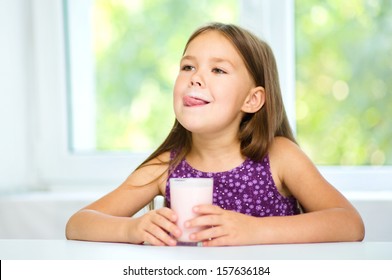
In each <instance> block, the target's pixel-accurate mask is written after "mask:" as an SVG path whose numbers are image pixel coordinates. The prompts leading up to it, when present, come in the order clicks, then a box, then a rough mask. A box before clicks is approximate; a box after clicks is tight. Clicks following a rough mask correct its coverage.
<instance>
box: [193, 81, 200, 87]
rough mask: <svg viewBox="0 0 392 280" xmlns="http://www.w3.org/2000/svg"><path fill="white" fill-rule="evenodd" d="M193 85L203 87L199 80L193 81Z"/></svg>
mask: <svg viewBox="0 0 392 280" xmlns="http://www.w3.org/2000/svg"><path fill="white" fill-rule="evenodd" d="M191 86H199V87H201V82H198V81H193V80H192V81H191Z"/></svg>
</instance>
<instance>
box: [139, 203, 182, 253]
mask: <svg viewBox="0 0 392 280" xmlns="http://www.w3.org/2000/svg"><path fill="white" fill-rule="evenodd" d="M176 220H177V215H176V214H175V213H174V212H173V210H171V209H169V208H167V207H164V208H160V209H157V210H153V211H149V212H148V213H146V214H144V215H143V216H141V217H139V218H136V219H135V222H136V225H135V227H134V228H133V229H132V230H133V231H135V235H136V236H138V237H139V239H140V243H143V242H146V243H149V244H151V245H156V246H164V245H167V246H175V245H176V244H177V242H176V239H174V238H178V237H179V236H180V235H181V230H180V229H179V228H178V227H177V225H176V224H175V222H176ZM170 234H172V235H173V236H174V238H173V237H172V236H170Z"/></svg>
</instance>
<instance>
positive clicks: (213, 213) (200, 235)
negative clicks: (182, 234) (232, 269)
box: [185, 205, 255, 246]
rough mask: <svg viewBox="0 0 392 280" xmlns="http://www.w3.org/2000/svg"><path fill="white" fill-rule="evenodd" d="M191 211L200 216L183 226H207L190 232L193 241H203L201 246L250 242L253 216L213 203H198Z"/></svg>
mask: <svg viewBox="0 0 392 280" xmlns="http://www.w3.org/2000/svg"><path fill="white" fill-rule="evenodd" d="M193 211H194V212H195V213H197V214H200V215H201V216H199V217H197V218H194V219H192V220H189V221H187V222H186V223H185V227H187V228H192V227H199V226H202V227H207V229H204V230H202V231H199V232H197V233H193V234H191V236H190V238H191V239H192V240H194V241H195V242H199V241H203V240H204V241H203V246H226V245H245V244H251V243H252V241H251V240H250V239H249V238H250V235H251V233H252V222H253V221H254V219H255V218H254V217H251V216H247V215H244V214H241V213H237V212H234V211H228V210H224V209H222V208H220V207H219V206H215V205H198V206H195V207H194V208H193Z"/></svg>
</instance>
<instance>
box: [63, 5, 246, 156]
mask: <svg viewBox="0 0 392 280" xmlns="http://www.w3.org/2000/svg"><path fill="white" fill-rule="evenodd" d="M196 6H197V12H196V10H195V7H196ZM64 8H65V9H66V11H67V12H66V15H65V19H66V27H67V30H66V35H67V38H68V40H67V42H68V61H69V63H68V65H69V67H68V69H69V73H68V75H69V88H68V89H69V92H68V95H69V96H70V100H71V105H72V106H71V108H70V109H71V110H70V114H71V116H72V119H71V122H70V124H71V125H70V127H69V128H70V131H71V134H70V135H71V136H72V137H71V138H70V140H71V143H70V148H71V150H72V151H73V152H82V153H83V152H100V151H123V152H140V151H144V152H147V151H151V150H153V149H155V148H156V147H158V145H159V144H160V143H162V141H163V140H164V138H165V137H166V135H167V133H168V132H169V130H170V128H171V127H172V125H173V123H174V114H173V109H172V87H173V84H174V80H175V78H176V76H177V73H178V65H179V61H180V58H181V54H182V51H183V48H184V45H185V43H186V40H187V38H188V36H189V35H190V34H191V33H192V32H193V30H194V29H195V28H196V27H198V26H201V25H202V24H204V23H206V22H211V21H223V22H234V23H236V22H238V11H239V2H238V0H230V1H227V0H218V1H208V0H197V1H195V0H188V1H167V0H155V1H142V0H139V1H118V0H114V1H110V0H95V1H78V0H64Z"/></svg>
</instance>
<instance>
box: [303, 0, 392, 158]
mask: <svg viewBox="0 0 392 280" xmlns="http://www.w3.org/2000/svg"><path fill="white" fill-rule="evenodd" d="M391 38H392V1H390V0H350V1H340V0H327V1H314V0H297V1H296V65H297V68H296V75H297V89H296V94H297V135H298V140H299V143H300V144H301V146H302V147H303V148H304V149H305V150H306V151H307V153H308V154H309V155H310V156H311V158H312V159H313V160H315V161H316V162H317V163H319V164H327V165H340V164H342V165H383V164H392V145H391V139H392V130H391V127H390V119H392V95H391V89H392V79H391V77H392V41H391Z"/></svg>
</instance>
